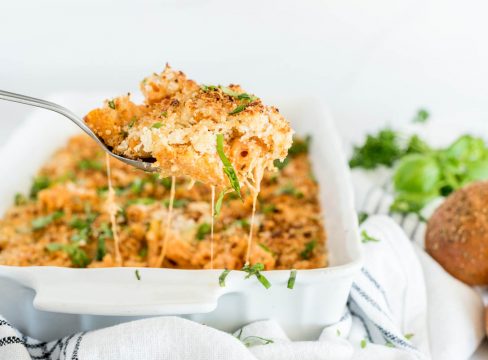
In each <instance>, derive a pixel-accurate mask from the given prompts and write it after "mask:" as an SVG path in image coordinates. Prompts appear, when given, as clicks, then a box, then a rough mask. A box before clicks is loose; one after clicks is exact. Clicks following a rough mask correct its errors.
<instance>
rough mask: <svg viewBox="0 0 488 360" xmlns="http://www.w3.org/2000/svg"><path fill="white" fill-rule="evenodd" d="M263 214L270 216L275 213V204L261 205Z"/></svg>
mask: <svg viewBox="0 0 488 360" xmlns="http://www.w3.org/2000/svg"><path fill="white" fill-rule="evenodd" d="M261 211H262V212H263V214H271V213H274V212H275V211H276V205H275V204H266V205H263V207H262V210H261Z"/></svg>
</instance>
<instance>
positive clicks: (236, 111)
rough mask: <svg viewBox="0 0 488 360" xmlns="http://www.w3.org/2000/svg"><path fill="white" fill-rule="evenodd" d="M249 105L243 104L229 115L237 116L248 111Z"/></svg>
mask: <svg viewBox="0 0 488 360" xmlns="http://www.w3.org/2000/svg"><path fill="white" fill-rule="evenodd" d="M248 105H249V104H241V105H237V106H236V107H235V108H234V110H232V111H231V112H229V115H235V114H239V113H240V112H242V111H244V110H246V108H247V106H248Z"/></svg>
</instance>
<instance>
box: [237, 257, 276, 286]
mask: <svg viewBox="0 0 488 360" xmlns="http://www.w3.org/2000/svg"><path fill="white" fill-rule="evenodd" d="M263 270H264V265H263V264H262V263H256V264H254V265H253V266H249V264H245V265H244V267H243V268H242V271H244V272H246V273H247V275H246V277H245V278H246V279H249V278H250V277H251V276H256V278H257V279H258V281H259V282H260V283H261V284H262V285H263V286H264V287H265V288H266V289H269V288H270V287H271V283H270V282H269V281H268V279H266V277H265V276H264V275H263V274H261V271H263Z"/></svg>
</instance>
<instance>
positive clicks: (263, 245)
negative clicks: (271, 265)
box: [258, 243, 275, 255]
mask: <svg viewBox="0 0 488 360" xmlns="http://www.w3.org/2000/svg"><path fill="white" fill-rule="evenodd" d="M258 246H259V247H260V248H261V249H263V250H264V251H266V252H267V253H270V254H272V255H274V254H275V253H274V251H273V250H271V249H270V248H269V247H268V246H266V244H263V243H258Z"/></svg>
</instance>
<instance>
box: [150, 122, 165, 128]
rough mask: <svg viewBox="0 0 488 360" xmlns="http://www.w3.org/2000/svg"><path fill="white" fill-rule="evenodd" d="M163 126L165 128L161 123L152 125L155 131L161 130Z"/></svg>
mask: <svg viewBox="0 0 488 360" xmlns="http://www.w3.org/2000/svg"><path fill="white" fill-rule="evenodd" d="M161 126H163V123H160V122H155V123H154V124H152V127H153V128H154V129H159V128H160V127H161Z"/></svg>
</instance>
